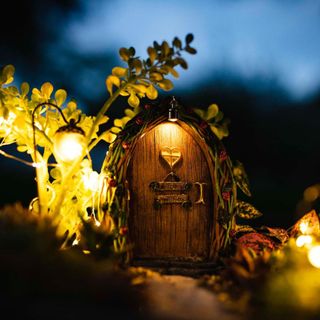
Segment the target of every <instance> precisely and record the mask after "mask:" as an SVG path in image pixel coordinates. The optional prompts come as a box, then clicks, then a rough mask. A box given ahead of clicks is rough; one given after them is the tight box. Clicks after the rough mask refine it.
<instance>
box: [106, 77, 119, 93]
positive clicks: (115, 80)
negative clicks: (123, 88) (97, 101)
mask: <svg viewBox="0 0 320 320" xmlns="http://www.w3.org/2000/svg"><path fill="white" fill-rule="evenodd" d="M106 85H107V89H108V92H109V93H110V95H112V87H113V85H115V86H116V87H119V86H120V79H119V78H118V77H116V76H112V75H111V76H109V77H108V78H107V80H106Z"/></svg>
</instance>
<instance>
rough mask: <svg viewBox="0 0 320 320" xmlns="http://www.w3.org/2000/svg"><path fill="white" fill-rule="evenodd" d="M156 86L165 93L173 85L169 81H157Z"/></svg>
mask: <svg viewBox="0 0 320 320" xmlns="http://www.w3.org/2000/svg"><path fill="white" fill-rule="evenodd" d="M157 84H158V86H159V87H160V88H161V89H163V90H165V91H169V90H171V89H172V88H173V83H172V81H171V80H169V79H164V80H162V81H159V82H158V83H157Z"/></svg>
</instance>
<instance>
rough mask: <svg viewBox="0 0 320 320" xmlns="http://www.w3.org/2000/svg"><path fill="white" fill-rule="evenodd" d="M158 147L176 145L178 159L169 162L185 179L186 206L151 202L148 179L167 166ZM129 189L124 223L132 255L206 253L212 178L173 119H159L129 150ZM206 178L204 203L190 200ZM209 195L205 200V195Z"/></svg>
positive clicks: (197, 256) (199, 256)
mask: <svg viewBox="0 0 320 320" xmlns="http://www.w3.org/2000/svg"><path fill="white" fill-rule="evenodd" d="M163 146H169V147H177V148H179V150H180V151H181V155H182V159H181V160H180V161H179V163H177V165H176V166H175V167H174V171H175V173H176V174H177V175H178V176H179V178H180V180H181V181H185V182H191V183H192V184H193V187H192V189H191V190H190V191H189V193H188V194H189V196H190V200H191V201H192V204H193V205H192V207H191V208H190V209H184V208H182V206H181V205H180V204H163V205H162V206H161V208H160V209H155V208H154V206H153V202H154V197H155V193H154V192H153V191H152V190H151V189H150V188H149V184H150V182H152V181H163V180H164V179H165V177H166V176H167V174H168V173H169V172H170V167H169V166H168V165H167V164H166V162H165V161H163V159H161V157H160V150H161V148H162V147H163ZM127 177H128V181H129V186H130V190H131V200H130V214H129V227H130V234H131V241H133V244H134V249H133V254H134V257H135V258H155V259H159V258H160V259H161V258H164V259H172V260H192V261H204V260H206V259H207V257H208V252H209V243H208V241H209V232H210V228H211V223H212V222H211V214H212V208H213V203H212V201H213V199H212V197H210V195H212V182H211V177H210V173H209V169H208V165H207V161H206V159H205V156H204V154H203V152H202V150H201V149H200V147H199V145H198V144H197V142H196V141H195V140H194V138H193V137H192V136H191V135H190V134H189V133H187V132H186V131H185V130H183V129H182V128H181V127H180V126H179V125H178V124H176V123H163V124H160V125H158V126H157V127H155V128H154V129H152V130H150V131H149V132H147V133H146V134H145V135H144V136H142V137H141V138H140V139H139V140H138V142H137V145H136V147H135V149H134V151H133V155H132V159H131V161H130V164H129V168H128V173H127ZM195 182H201V183H206V185H205V187H204V199H205V204H195V202H196V200H197V199H198V198H199V187H198V186H196V185H194V183H195ZM210 198H211V199H210Z"/></svg>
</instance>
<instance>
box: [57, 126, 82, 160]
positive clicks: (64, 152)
mask: <svg viewBox="0 0 320 320" xmlns="http://www.w3.org/2000/svg"><path fill="white" fill-rule="evenodd" d="M84 144H85V137H84V136H83V135H82V134H81V133H78V132H63V131H62V132H57V133H56V134H55V138H54V154H55V156H56V157H57V159H58V161H62V162H66V163H68V162H73V161H74V160H76V159H78V158H79V157H80V156H81V155H82V152H83V149H84Z"/></svg>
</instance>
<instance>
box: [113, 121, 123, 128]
mask: <svg viewBox="0 0 320 320" xmlns="http://www.w3.org/2000/svg"><path fill="white" fill-rule="evenodd" d="M113 124H114V125H115V126H116V127H119V128H122V121H121V119H114V121H113Z"/></svg>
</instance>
